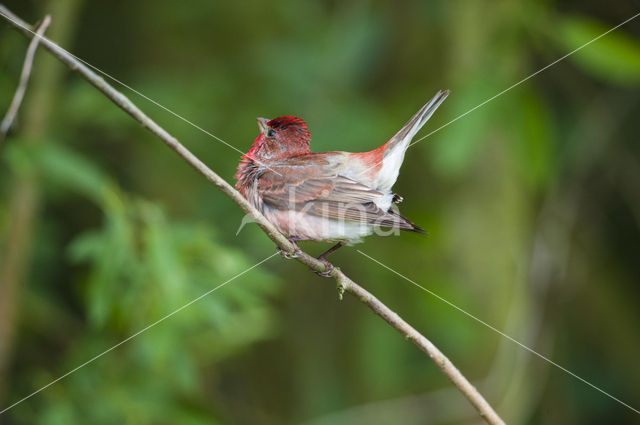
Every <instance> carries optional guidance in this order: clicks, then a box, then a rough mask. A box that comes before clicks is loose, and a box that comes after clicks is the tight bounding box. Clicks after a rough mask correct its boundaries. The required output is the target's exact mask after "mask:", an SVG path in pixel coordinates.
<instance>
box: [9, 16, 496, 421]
mask: <svg viewBox="0 0 640 425" xmlns="http://www.w3.org/2000/svg"><path fill="white" fill-rule="evenodd" d="M0 15H2V16H3V17H4V18H6V19H7V20H8V21H10V22H11V23H12V24H13V25H14V26H15V27H16V28H18V29H20V30H21V31H22V32H23V33H24V34H26V35H27V37H33V32H32V31H31V28H30V26H29V25H28V24H27V23H25V22H24V21H23V20H21V19H20V18H18V17H17V16H15V15H14V14H13V13H11V12H10V11H9V10H8V9H6V8H5V7H4V6H3V5H0ZM41 43H42V45H43V46H44V47H45V48H46V49H47V50H49V51H50V52H51V53H52V54H53V55H54V56H56V57H57V58H58V59H59V60H61V61H62V62H64V63H65V64H67V65H68V66H69V68H70V69H72V70H74V71H77V72H78V73H79V74H80V75H81V76H82V77H83V78H85V79H86V80H87V81H89V82H90V83H91V84H92V85H93V86H95V87H96V88H97V89H98V90H100V91H101V92H102V93H104V94H105V95H106V96H107V97H108V98H109V99H111V101H112V102H113V103H115V104H116V105H117V106H118V107H119V108H121V109H122V110H124V111H125V112H126V113H128V114H129V115H131V116H132V117H133V118H134V119H135V120H136V121H138V122H139V123H140V124H141V125H142V126H143V127H145V128H147V129H148V130H149V131H151V132H152V133H153V134H155V135H156V136H158V138H160V139H161V140H162V141H163V142H164V143H165V144H166V145H167V146H169V147H170V148H171V149H173V150H174V151H175V152H176V153H177V154H178V155H180V156H181V157H182V158H183V159H184V160H185V161H187V163H188V164H189V165H191V166H192V167H193V168H195V169H196V170H197V171H198V172H200V173H201V174H202V175H204V176H205V177H206V179H207V180H209V181H210V182H211V183H213V184H214V185H215V186H216V187H218V189H220V190H221V191H222V192H223V193H224V194H225V195H227V196H228V197H229V198H231V200H233V201H234V202H235V203H236V204H238V205H239V206H240V208H241V209H242V210H243V211H244V212H245V213H247V214H249V215H250V216H251V217H252V218H253V219H254V220H255V222H256V223H257V224H258V225H259V226H260V227H261V228H262V230H264V232H265V233H266V234H267V236H268V237H269V238H270V239H271V240H272V241H273V242H275V244H276V245H277V246H278V247H279V248H280V249H281V250H283V251H284V252H287V253H289V254H290V255H292V256H293V255H294V254H296V252H295V247H294V245H293V244H292V243H291V242H290V241H289V240H288V239H287V238H286V237H285V236H284V235H282V234H281V233H280V232H279V231H278V230H277V229H276V228H275V227H274V226H273V225H272V224H271V223H270V222H269V221H267V219H266V218H265V217H264V216H263V215H262V214H261V213H260V212H259V211H258V210H257V209H255V208H254V207H253V206H252V205H251V204H250V203H249V202H248V201H247V200H246V199H245V198H244V197H243V196H242V195H241V194H240V193H239V192H238V191H236V190H235V189H234V188H233V187H232V186H231V185H230V184H229V183H227V182H226V181H225V180H224V179H223V178H222V177H220V176H219V175H218V174H216V173H215V172H214V171H213V170H211V169H210V168H209V167H208V166H207V165H205V164H204V163H203V162H202V161H201V160H200V159H198V158H197V157H196V156H195V155H194V154H193V153H191V152H190V151H189V150H188V149H187V148H186V147H185V146H184V145H182V144H181V143H180V142H179V141H178V140H177V139H176V138H175V137H173V136H172V135H171V134H169V133H168V132H167V131H166V130H165V129H164V128H162V127H160V126H159V125H158V124H156V122H155V121H153V120H152V119H151V118H149V117H148V116H147V115H146V114H145V113H144V112H142V111H141V110H140V109H139V108H138V107H137V106H136V105H134V104H133V102H131V101H130V100H129V99H128V98H127V97H126V96H125V95H123V94H122V93H120V92H119V91H117V90H116V89H114V88H113V87H112V86H111V85H109V84H108V83H107V82H106V81H105V80H104V79H103V78H102V77H100V76H98V75H97V74H95V73H94V72H93V71H92V70H91V69H89V67H87V66H86V65H85V64H84V63H83V62H82V61H81V60H79V59H78V58H76V57H75V56H73V55H72V54H71V53H69V52H67V51H66V50H64V49H63V48H61V47H60V46H58V45H57V44H55V43H54V42H52V41H50V40H49V39H47V38H43V39H42V41H41ZM297 254H298V256H297V258H296V259H297V260H298V261H299V262H300V263H302V264H304V265H306V266H308V267H309V268H311V269H312V270H315V271H318V272H326V273H328V275H329V276H331V277H333V278H334V279H336V281H337V282H338V287H339V290H340V291H341V292H345V291H346V292H348V293H350V294H352V295H354V296H355V297H356V298H357V299H359V300H360V301H362V302H363V303H365V304H366V305H367V306H369V308H370V309H371V310H373V311H374V312H375V313H376V314H377V315H378V316H380V317H381V318H382V319H384V320H385V321H386V322H387V323H389V324H390V325H391V326H393V327H394V328H395V329H396V330H398V332H400V333H401V334H402V335H404V337H405V338H406V339H408V340H410V341H411V342H413V343H414V344H415V345H417V346H418V347H419V348H420V349H421V350H422V351H424V352H425V354H427V355H428V356H429V358H431V359H432V360H433V361H434V363H436V365H437V366H438V367H439V368H440V369H441V370H442V371H443V372H444V374H445V375H446V376H447V377H448V378H449V379H450V380H451V382H453V384H454V385H455V386H456V387H457V388H458V389H459V390H460V391H461V392H462V393H463V394H464V396H465V397H467V399H468V400H469V401H470V402H471V404H472V405H473V406H474V407H475V408H476V409H477V410H478V412H479V414H480V416H481V417H482V418H483V419H484V420H485V421H486V422H487V423H489V424H503V423H504V422H503V421H502V419H500V417H499V416H498V414H497V413H496V412H495V411H494V410H493V408H492V407H491V406H490V405H489V403H487V401H486V400H485V399H484V398H483V397H482V395H481V394H480V393H479V392H478V391H477V390H476V389H475V387H474V386H473V385H471V383H470V382H469V381H468V380H467V378H465V377H464V375H462V373H460V371H459V370H458V369H457V368H456V367H455V366H454V365H453V364H452V363H451V361H449V359H448V358H447V357H446V356H445V355H444V354H442V353H441V352H440V350H438V348H436V347H435V346H434V345H433V344H432V343H431V342H430V341H429V340H428V339H427V338H426V337H424V336H423V335H422V334H420V333H419V332H418V331H417V330H415V329H414V328H413V327H412V326H411V325H409V324H408V323H407V322H405V321H404V320H403V319H402V318H401V317H400V316H398V315H397V314H396V313H395V312H393V311H392V310H391V309H389V307H387V306H386V305H384V304H383V303H382V302H381V301H380V300H378V299H377V298H376V297H375V296H373V295H372V294H371V293H370V292H368V291H367V290H366V289H364V288H362V287H361V286H359V285H358V284H356V283H355V282H354V281H353V280H351V279H350V278H349V277H348V276H347V275H345V274H344V273H343V272H342V271H341V270H340V269H339V268H333V269H331V267H330V266H328V265H327V264H325V263H323V262H321V261H319V260H318V259H316V258H314V257H312V256H311V255H309V254H307V253H305V252H297Z"/></svg>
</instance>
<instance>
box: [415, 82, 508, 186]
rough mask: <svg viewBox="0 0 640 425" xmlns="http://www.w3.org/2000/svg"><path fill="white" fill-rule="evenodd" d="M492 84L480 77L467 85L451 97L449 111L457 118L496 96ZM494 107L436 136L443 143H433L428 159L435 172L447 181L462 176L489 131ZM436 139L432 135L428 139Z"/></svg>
mask: <svg viewBox="0 0 640 425" xmlns="http://www.w3.org/2000/svg"><path fill="white" fill-rule="evenodd" d="M491 81H492V78H491V77H490V76H488V75H486V76H485V77H484V78H482V77H480V78H479V79H478V80H477V81H473V82H472V83H471V82H470V83H469V84H468V85H467V87H464V88H460V89H458V90H457V92H456V96H451V100H452V103H453V105H452V106H451V107H450V108H449V110H450V111H455V112H454V113H455V114H456V116H457V115H458V114H462V113H465V112H467V111H469V110H470V109H471V108H473V107H475V106H476V105H479V104H481V103H482V102H484V101H485V100H487V99H489V98H490V97H491V96H493V95H495V93H497V92H498V91H499V87H498V86H497V85H496V84H493V83H492V82H491ZM495 106H496V105H495V104H493V103H491V102H490V103H488V104H486V105H483V106H481V107H479V108H478V109H476V110H474V111H472V112H470V113H469V114H468V115H465V116H464V117H462V118H460V120H458V121H456V122H454V123H452V124H451V125H450V126H447V127H446V128H443V129H442V130H440V131H439V132H438V133H440V134H438V136H440V137H441V138H442V139H443V140H440V141H439V143H434V144H433V147H432V148H431V149H430V150H429V157H430V158H429V159H430V160H432V161H433V166H434V169H435V171H436V172H438V173H439V174H440V175H442V176H447V177H455V176H458V175H460V174H461V173H463V172H464V170H465V169H466V167H467V166H468V165H469V163H470V162H471V160H472V159H473V155H474V153H476V152H477V150H478V149H479V147H480V144H481V143H482V142H483V138H485V137H486V136H487V133H488V132H489V131H490V130H491V128H492V125H491V123H492V119H493V118H492V117H493V116H495V115H494V113H493V109H494V108H495ZM451 118H452V117H449V119H451ZM427 134H428V133H427ZM435 136H436V135H435V134H434V135H433V136H430V137H435ZM416 140H418V139H416ZM427 140H429V138H427V139H425V140H424V141H423V142H421V143H428V142H427Z"/></svg>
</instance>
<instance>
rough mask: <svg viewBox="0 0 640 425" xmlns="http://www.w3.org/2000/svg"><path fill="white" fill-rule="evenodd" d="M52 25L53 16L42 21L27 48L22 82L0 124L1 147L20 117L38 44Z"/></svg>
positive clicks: (21, 77) (21, 76)
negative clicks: (19, 111) (19, 112)
mask: <svg viewBox="0 0 640 425" xmlns="http://www.w3.org/2000/svg"><path fill="white" fill-rule="evenodd" d="M50 23H51V16H49V15H47V16H45V17H44V19H43V20H42V23H41V24H39V25H37V26H36V35H35V36H33V37H32V39H31V43H29V47H28V48H27V54H26V55H25V58H24V64H23V65H22V72H21V73H20V81H19V83H18V88H17V89H16V92H15V94H14V95H13V99H11V104H10V105H9V109H8V110H7V113H6V114H5V116H4V118H3V119H2V122H1V123H0V146H2V142H4V139H5V138H6V137H7V133H9V130H10V129H11V126H13V122H14V121H15V120H16V117H17V116H18V110H19V109H20V105H22V100H23V99H24V94H25V92H26V91H27V84H29V78H30V77H31V69H32V68H33V58H34V57H35V55H36V50H37V49H38V43H40V40H41V39H42V35H43V34H44V32H45V31H46V30H47V28H49V24H50Z"/></svg>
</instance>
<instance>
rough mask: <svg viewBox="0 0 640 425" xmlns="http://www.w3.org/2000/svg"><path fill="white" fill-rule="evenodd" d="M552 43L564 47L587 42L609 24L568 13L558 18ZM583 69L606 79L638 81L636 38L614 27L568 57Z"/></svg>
mask: <svg viewBox="0 0 640 425" xmlns="http://www.w3.org/2000/svg"><path fill="white" fill-rule="evenodd" d="M558 29H559V31H558V33H557V37H556V43H558V44H559V45H560V46H562V47H563V48H564V49H566V50H567V51H572V50H574V49H575V48H577V47H579V46H582V45H583V44H585V43H588V42H590V41H591V40H593V39H594V38H596V37H598V36H600V35H601V34H603V33H604V32H606V31H607V30H609V29H611V27H610V26H607V25H604V24H603V23H601V22H598V21H596V20H594V19H592V18H584V17H571V18H566V19H563V20H561V21H560V22H559V28H558ZM569 58H570V59H571V60H572V61H573V62H575V63H576V64H577V65H578V66H580V67H581V68H582V69H583V70H585V71H586V72H588V73H589V74H591V75H593V76H594V77H597V78H600V79H603V80H604V81H607V82H615V83H624V84H631V83H633V84H637V83H639V82H640V41H638V40H637V39H635V38H633V37H631V36H630V35H628V34H627V33H625V32H624V30H623V29H617V30H615V31H612V32H610V33H609V34H607V35H605V36H603V37H602V38H600V39H598V40H596V41H594V42H593V43H591V44H589V45H588V46H586V47H584V48H583V49H581V50H580V51H579V52H576V53H575V54H573V55H571V56H570V57H569Z"/></svg>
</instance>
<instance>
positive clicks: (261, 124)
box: [256, 118, 269, 134]
mask: <svg viewBox="0 0 640 425" xmlns="http://www.w3.org/2000/svg"><path fill="white" fill-rule="evenodd" d="M256 120H257V121H258V128H259V129H260V133H262V134H266V133H267V129H268V128H269V126H268V125H267V123H268V122H269V120H268V119H266V118H256Z"/></svg>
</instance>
